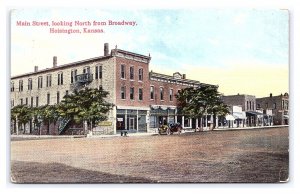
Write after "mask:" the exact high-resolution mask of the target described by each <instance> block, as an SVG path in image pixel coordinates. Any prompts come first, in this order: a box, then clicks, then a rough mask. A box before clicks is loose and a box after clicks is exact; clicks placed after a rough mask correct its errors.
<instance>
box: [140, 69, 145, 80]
mask: <svg viewBox="0 0 300 194" xmlns="http://www.w3.org/2000/svg"><path fill="white" fill-rule="evenodd" d="M143 79H144V75H143V69H139V81H143Z"/></svg>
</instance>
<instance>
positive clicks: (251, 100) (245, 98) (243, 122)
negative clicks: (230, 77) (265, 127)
mask: <svg viewBox="0 0 300 194" xmlns="http://www.w3.org/2000/svg"><path fill="white" fill-rule="evenodd" d="M222 99H223V102H224V103H225V104H227V105H228V106H229V107H231V109H232V113H231V114H234V112H238V114H237V113H235V114H236V115H235V117H236V120H237V121H235V122H239V123H238V126H250V127H251V126H257V125H258V124H259V119H260V117H261V115H262V113H260V112H257V111H256V98H255V96H253V95H246V94H237V95H229V96H222ZM237 107H241V110H239V109H238V108H237ZM233 108H235V109H236V110H239V111H233V110H234V109H233ZM243 112H245V113H246V119H245V118H244V116H243V115H242V114H244V113H243ZM238 115H240V118H239V117H238ZM233 116H234V115H233Z"/></svg>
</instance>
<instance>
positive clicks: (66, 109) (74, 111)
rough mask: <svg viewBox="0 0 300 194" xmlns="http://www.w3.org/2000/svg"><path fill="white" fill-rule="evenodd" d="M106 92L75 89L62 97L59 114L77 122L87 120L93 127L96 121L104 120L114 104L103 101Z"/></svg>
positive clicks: (106, 94)
mask: <svg viewBox="0 0 300 194" xmlns="http://www.w3.org/2000/svg"><path fill="white" fill-rule="evenodd" d="M108 94H109V93H108V92H107V91H104V90H103V89H91V88H85V89H84V90H80V91H76V90H75V91H74V93H73V94H70V95H67V96H65V97H64V100H63V101H62V102H61V103H60V104H59V108H58V112H59V114H60V116H62V117H64V118H69V119H72V120H74V121H75V122H77V123H79V122H82V121H88V123H89V124H90V125H91V127H93V126H94V125H95V123H96V122H99V121H104V120H106V119H107V113H108V112H109V110H110V109H111V108H112V107H113V106H114V105H113V104H112V103H108V102H106V101H105V98H106V97H107V96H108Z"/></svg>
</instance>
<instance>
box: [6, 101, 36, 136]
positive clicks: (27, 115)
mask: <svg viewBox="0 0 300 194" xmlns="http://www.w3.org/2000/svg"><path fill="white" fill-rule="evenodd" d="M11 120H12V121H13V122H14V123H15V124H16V125H18V126H19V125H23V130H24V131H23V133H25V129H26V124H27V123H28V122H29V121H30V120H31V109H30V108H29V107H28V106H26V105H17V106H15V107H13V108H12V109H11ZM14 132H17V131H16V130H14ZM17 133H18V132H17Z"/></svg>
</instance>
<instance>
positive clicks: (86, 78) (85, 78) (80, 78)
mask: <svg viewBox="0 0 300 194" xmlns="http://www.w3.org/2000/svg"><path fill="white" fill-rule="evenodd" d="M92 81H93V74H91V73H84V74H79V75H76V76H75V82H77V83H81V84H84V83H89V82H92Z"/></svg>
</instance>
